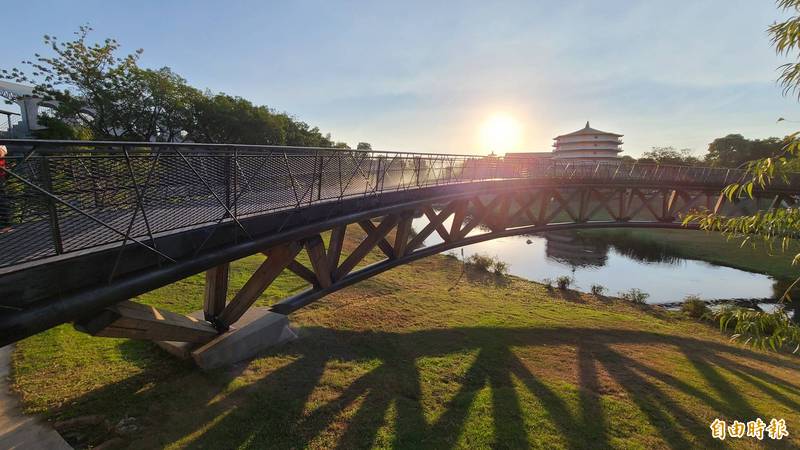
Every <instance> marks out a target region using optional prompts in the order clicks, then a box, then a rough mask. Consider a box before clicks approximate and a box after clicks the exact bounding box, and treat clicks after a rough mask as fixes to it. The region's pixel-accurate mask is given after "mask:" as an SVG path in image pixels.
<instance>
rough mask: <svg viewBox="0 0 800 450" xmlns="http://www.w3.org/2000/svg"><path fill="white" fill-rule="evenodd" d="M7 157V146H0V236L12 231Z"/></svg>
mask: <svg viewBox="0 0 800 450" xmlns="http://www.w3.org/2000/svg"><path fill="white" fill-rule="evenodd" d="M6 155H8V149H7V148H6V146H5V145H0V234H2V233H8V232H9V231H11V200H10V199H9V197H8V192H7V191H6V179H7V178H8V174H7V173H6V171H5V169H6Z"/></svg>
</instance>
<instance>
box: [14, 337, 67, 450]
mask: <svg viewBox="0 0 800 450" xmlns="http://www.w3.org/2000/svg"><path fill="white" fill-rule="evenodd" d="M12 350H13V347H12V346H10V345H7V346H5V347H2V348H0V448H3V449H15V450H26V449H42V448H46V449H53V450H61V449H65V450H71V449H72V447H70V446H69V445H68V444H67V443H66V442H65V441H64V439H62V438H61V436H60V435H59V434H58V433H57V432H56V431H55V430H53V429H52V428H51V427H50V426H49V425H48V424H47V423H45V422H44V421H42V420H40V419H39V418H37V417H33V416H26V415H25V414H23V413H22V411H21V410H20V407H19V402H18V401H17V397H16V396H15V395H14V394H13V393H12V392H11V386H10V385H9V380H8V377H9V374H10V370H11V351H12Z"/></svg>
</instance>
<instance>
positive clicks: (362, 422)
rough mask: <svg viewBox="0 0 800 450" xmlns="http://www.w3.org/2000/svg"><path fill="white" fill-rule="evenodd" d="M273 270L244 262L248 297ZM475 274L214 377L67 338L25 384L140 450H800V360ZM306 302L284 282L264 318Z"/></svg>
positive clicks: (25, 353)
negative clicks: (771, 425) (747, 431)
mask: <svg viewBox="0 0 800 450" xmlns="http://www.w3.org/2000/svg"><path fill="white" fill-rule="evenodd" d="M354 244H355V243H354V242H352V241H349V242H348V246H349V248H352V246H353V245H354ZM262 259H263V258H261V257H257V256H254V257H250V258H245V259H243V260H241V261H238V262H236V263H235V264H234V265H233V270H232V275H231V277H232V282H231V284H232V285H233V286H234V287H236V286H240V285H241V284H243V283H244V281H245V279H246V278H247V274H249V273H250V272H252V270H254V269H255V267H256V266H257V265H258V264H259V262H260V261H261V260H262ZM460 273H461V263H460V262H458V261H457V260H456V259H454V258H452V257H447V256H435V257H431V258H427V259H424V260H421V261H418V262H416V263H413V264H410V265H407V266H403V267H399V268H397V269H395V270H392V271H390V272H387V273H384V274H382V275H380V276H377V277H375V278H373V279H370V280H367V281H365V282H363V283H360V284H357V285H355V286H353V287H350V288H348V289H346V290H344V291H342V292H339V293H337V294H334V295H332V296H329V297H327V298H325V299H323V300H321V301H319V302H318V303H315V304H313V305H312V306H310V307H308V308H306V309H304V310H301V311H300V312H298V313H296V314H295V315H293V316H292V321H293V324H294V325H295V326H297V327H299V329H300V336H301V338H300V339H299V340H297V341H294V342H292V343H289V344H287V345H284V346H281V347H279V348H274V349H271V350H270V351H268V352H266V353H264V354H263V355H261V356H260V357H258V358H256V359H255V360H253V361H251V362H248V363H244V364H240V365H237V366H235V367H231V368H227V369H220V370H217V371H212V372H200V371H198V370H196V369H194V368H192V367H191V366H190V365H189V364H187V363H183V362H179V361H176V360H174V359H173V358H172V357H170V356H167V355H166V354H164V353H163V352H161V351H160V350H159V349H158V348H156V347H155V346H154V345H152V344H150V343H147V342H138V341H130V340H124V339H107V338H92V337H89V336H86V335H83V334H80V333H78V332H76V331H74V330H73V329H72V328H71V327H69V326H61V327H58V328H55V329H52V330H50V331H47V332H45V333H42V334H39V335H37V336H34V337H32V338H29V339H27V340H25V341H23V342H21V343H19V345H18V346H17V350H16V352H15V355H14V367H15V369H14V373H13V381H14V385H15V387H16V389H17V390H18V391H19V392H20V393H21V394H22V395H23V398H24V402H25V408H26V410H27V411H28V412H30V413H39V414H42V415H44V416H45V417H47V418H48V419H50V420H60V419H65V418H71V417H76V416H82V415H87V414H101V415H103V416H104V417H105V418H107V419H108V420H109V421H110V422H112V423H115V422H116V421H118V420H119V419H120V418H123V417H126V416H132V417H135V418H136V420H137V423H138V425H139V426H140V427H141V429H140V430H139V431H138V432H137V433H135V434H134V435H133V436H131V437H129V438H128V439H129V446H130V448H159V447H168V448H209V449H222V448H306V447H308V448H347V449H349V448H364V447H376V448H385V447H399V448H409V449H419V448H452V447H457V448H470V449H472V448H498V447H500V448H503V447H506V448H528V447H533V448H548V449H549V448H605V447H616V448H642V449H650V448H691V447H701V448H713V447H718V446H719V445H718V444H719V443H718V442H717V441H712V440H711V439H710V430H709V428H708V426H709V424H710V423H711V422H712V421H713V420H714V418H717V417H719V418H721V419H726V420H729V421H731V420H734V419H739V420H744V421H746V420H750V419H755V418H756V417H761V418H762V419H763V420H765V421H767V422H768V421H769V419H770V418H772V417H776V418H785V419H786V422H787V425H788V428H789V432H790V433H791V436H790V439H791V440H789V441H787V440H784V441H783V442H782V444H783V445H784V446H785V447H792V446H794V447H797V446H799V445H800V440H799V439H798V438H797V437H796V436H798V433H800V388H799V387H798V383H797V380H798V379H800V360H798V359H797V358H795V357H788V356H784V355H776V354H766V353H762V352H757V351H752V350H749V349H746V348H743V347H741V346H737V345H735V344H731V343H729V342H728V340H727V338H726V337H724V336H722V335H721V334H720V333H719V332H718V331H717V330H716V329H713V328H710V327H708V326H706V325H703V324H701V323H698V322H694V321H690V320H686V319H682V318H681V317H680V316H678V315H674V314H670V313H666V312H663V311H659V310H656V309H651V308H650V307H646V306H635V305H629V304H625V303H622V302H619V301H615V300H611V299H606V298H600V299H598V298H595V297H594V296H590V295H582V294H579V293H576V292H573V291H564V292H555V291H554V292H550V291H548V290H546V289H545V288H544V287H542V286H541V285H539V284H536V283H531V282H528V281H525V280H521V279H518V278H513V277H512V278H510V281H509V282H508V283H505V284H499V285H498V284H497V283H495V282H491V281H483V282H481V281H478V280H477V279H472V278H470V277H464V278H461V277H460ZM459 279H460V280H461V281H460V282H458V284H456V281H457V280H459ZM303 285H304V282H303V281H302V280H300V279H299V278H297V277H294V276H290V275H283V276H282V277H281V278H280V279H279V280H278V282H277V283H276V284H275V285H273V286H272V287H271V288H270V289H269V290H268V291H267V292H265V294H264V295H263V296H262V298H261V299H260V302H261V303H262V304H268V303H270V302H272V301H275V300H276V299H278V298H280V297H282V296H283V295H285V294H288V293H291V292H294V291H296V290H298V289H301V288H302V287H303ZM232 291H235V289H232ZM201 297H202V276H195V277H192V278H189V279H187V280H184V281H182V282H180V283H176V284H175V285H172V286H168V287H165V288H163V289H160V290H158V291H155V292H152V293H150V294H148V295H146V296H142V298H140V299H139V300H141V301H144V302H147V303H150V304H154V305H159V306H164V307H167V308H170V309H172V310H175V311H180V312H189V311H192V310H195V309H197V308H198V307H199V305H200V301H201ZM85 434H86V435H85V436H84V439H83V445H86V444H87V443H88V444H98V443H100V442H102V441H103V440H105V439H107V438H109V437H110V435H109V434H108V433H106V432H105V431H103V430H98V429H93V430H87V431H85ZM725 444H726V446H731V447H734V448H753V447H756V445H755V441H754V440H753V439H751V438H746V439H741V440H735V439H728V440H726V441H725ZM770 444H774V443H772V442H770Z"/></svg>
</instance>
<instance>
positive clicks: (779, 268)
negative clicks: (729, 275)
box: [578, 228, 800, 280]
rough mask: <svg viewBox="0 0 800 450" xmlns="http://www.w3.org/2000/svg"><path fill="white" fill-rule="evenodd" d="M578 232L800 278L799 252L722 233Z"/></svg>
mask: <svg viewBox="0 0 800 450" xmlns="http://www.w3.org/2000/svg"><path fill="white" fill-rule="evenodd" d="M578 233H579V234H580V235H582V236H585V237H589V238H595V239H602V240H609V241H610V242H613V241H614V240H619V239H621V240H624V241H625V242H629V243H632V244H640V245H657V246H664V247H667V248H668V249H669V250H670V252H672V253H674V254H675V255H676V256H680V257H683V258H688V259H696V260H700V261H707V262H710V263H713V264H717V265H722V266H727V267H733V268H736V269H742V270H746V271H748V272H755V273H762V274H765V275H769V276H772V277H774V278H777V279H780V280H794V279H796V278H797V277H798V276H800V267H798V266H792V259H793V258H794V255H795V253H797V252H798V251H799V250H798V249H792V250H791V251H786V252H783V251H781V249H780V247H779V246H777V247H776V248H774V249H772V250H771V249H769V248H768V247H767V246H765V245H763V244H761V243H757V244H756V245H752V244H749V243H748V244H746V245H744V246H741V245H740V243H741V241H740V240H736V239H731V240H728V239H726V238H725V237H724V236H723V235H722V234H720V233H712V232H706V231H693V230H645V229H630V228H629V229H615V230H581V231H579V232H578Z"/></svg>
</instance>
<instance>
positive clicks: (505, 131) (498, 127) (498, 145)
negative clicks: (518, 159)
mask: <svg viewBox="0 0 800 450" xmlns="http://www.w3.org/2000/svg"><path fill="white" fill-rule="evenodd" d="M480 138H481V148H482V149H483V150H485V151H487V152H494V153H497V154H502V153H507V152H510V151H514V150H518V149H519V146H520V144H521V142H522V127H521V126H520V124H519V122H518V121H517V120H516V119H515V118H513V117H512V116H510V115H508V114H505V113H497V114H494V115H492V116H491V117H489V118H488V119H486V120H485V121H484V122H483V124H482V125H481V128H480Z"/></svg>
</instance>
